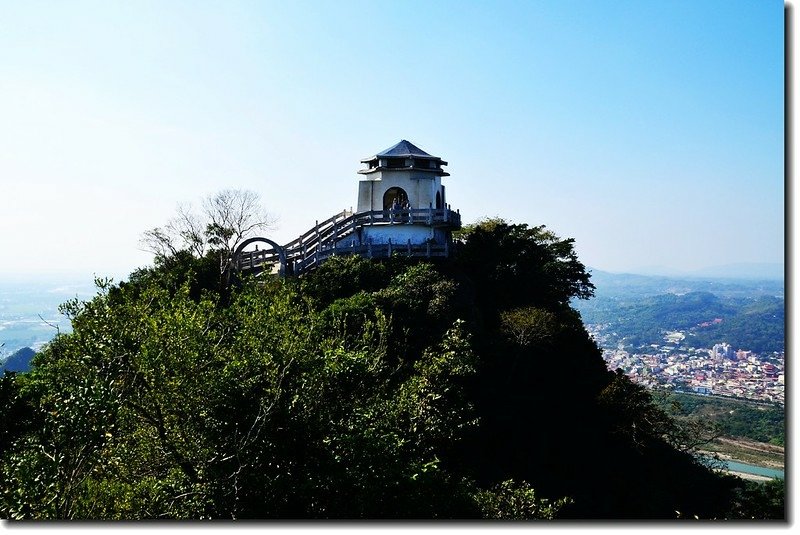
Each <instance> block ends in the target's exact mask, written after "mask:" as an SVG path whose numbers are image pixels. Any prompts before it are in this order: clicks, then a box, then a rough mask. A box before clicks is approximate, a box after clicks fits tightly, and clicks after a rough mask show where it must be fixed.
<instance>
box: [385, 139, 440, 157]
mask: <svg viewBox="0 0 800 535" xmlns="http://www.w3.org/2000/svg"><path fill="white" fill-rule="evenodd" d="M375 156H427V157H428V158H433V157H434V156H431V155H430V154H428V153H427V152H425V151H424V150H422V149H421V148H419V147H417V146H416V145H414V144H413V143H411V142H410V141H406V140H405V139H403V140H401V141H400V143H398V144H397V145H395V146H393V147H390V148H388V149H386V150H385V151H382V152H379V153H378V154H376V155H375Z"/></svg>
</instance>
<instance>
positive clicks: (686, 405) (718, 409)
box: [671, 394, 786, 446]
mask: <svg viewBox="0 0 800 535" xmlns="http://www.w3.org/2000/svg"><path fill="white" fill-rule="evenodd" d="M671 397H672V398H673V399H674V400H675V401H676V402H677V403H678V404H679V405H680V408H681V413H682V414H685V415H691V416H694V417H696V418H701V419H703V420H705V421H710V422H713V423H714V424H715V425H717V426H718V427H719V429H720V433H721V434H724V435H726V436H731V437H742V438H748V439H751V440H756V441H758V442H771V443H773V444H776V445H778V446H783V445H784V443H785V441H786V412H785V410H784V408H783V407H782V406H780V405H756V404H754V403H752V402H747V401H737V400H731V399H719V398H714V397H706V396H693V395H690V394H673V395H672V396H671Z"/></svg>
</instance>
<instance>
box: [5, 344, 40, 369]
mask: <svg viewBox="0 0 800 535" xmlns="http://www.w3.org/2000/svg"><path fill="white" fill-rule="evenodd" d="M35 354H36V351H34V350H33V349H31V348H29V347H23V348H22V349H18V350H17V351H15V352H14V353H12V354H11V356H9V357H8V358H7V359H6V360H5V361H4V362H3V363H2V364H0V375H3V374H4V373H5V372H6V371H10V372H27V371H29V370H30V369H31V359H32V358H33V356H34V355H35Z"/></svg>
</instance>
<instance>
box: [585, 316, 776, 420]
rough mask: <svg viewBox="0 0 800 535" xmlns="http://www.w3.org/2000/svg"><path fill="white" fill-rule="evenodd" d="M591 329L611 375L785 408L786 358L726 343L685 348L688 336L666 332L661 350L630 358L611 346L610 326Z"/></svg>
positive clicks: (654, 347)
mask: <svg viewBox="0 0 800 535" xmlns="http://www.w3.org/2000/svg"><path fill="white" fill-rule="evenodd" d="M586 328H587V330H588V331H589V333H590V334H591V336H592V338H593V339H594V340H595V341H596V342H597V344H598V346H600V348H601V349H602V351H603V359H604V360H605V361H606V364H607V365H608V368H609V369H610V370H616V369H621V370H623V371H624V372H625V373H626V374H627V375H628V376H629V377H630V378H631V379H632V380H633V381H634V382H636V383H638V384H641V385H644V386H647V387H648V388H668V389H672V390H674V391H676V392H691V393H697V394H703V395H715V396H726V397H733V398H740V399H748V400H751V401H757V402H770V403H778V404H781V405H784V404H785V393H784V386H785V376H784V363H785V354H784V352H772V353H761V354H759V353H755V352H753V351H748V350H746V349H741V348H733V347H731V346H730V345H729V344H727V343H720V344H716V345H714V346H713V347H711V348H695V347H686V346H685V345H684V342H685V340H686V334H685V332H683V331H672V332H666V333H665V334H664V341H663V343H662V344H651V345H649V346H645V347H640V348H638V350H637V351H635V352H631V351H628V350H625V349H623V346H622V344H619V343H616V344H615V343H614V342H613V341H612V340H616V338H617V337H616V333H613V332H610V326H609V325H607V324H587V325H586ZM612 346H613V347H612Z"/></svg>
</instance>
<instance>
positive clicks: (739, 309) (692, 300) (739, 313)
mask: <svg viewBox="0 0 800 535" xmlns="http://www.w3.org/2000/svg"><path fill="white" fill-rule="evenodd" d="M575 306H576V307H577V309H578V310H580V312H581V315H582V317H583V319H584V321H586V322H587V323H595V324H608V325H609V327H608V329H607V331H613V332H615V333H616V337H615V339H616V340H618V341H620V342H623V343H624V344H625V345H626V346H628V347H633V348H636V347H640V346H643V345H649V344H662V343H663V342H664V332H665V331H671V330H681V331H685V332H686V334H687V338H686V341H685V342H684V344H685V345H687V346H689V347H707V348H710V347H712V346H713V345H714V344H717V343H722V342H727V343H729V344H731V345H732V346H733V347H734V348H736V349H746V350H750V351H755V352H757V353H763V352H767V353H769V352H773V351H779V352H780V351H784V350H785V339H784V338H785V336H784V333H785V302H784V300H783V298H780V297H774V296H769V295H759V296H754V297H743V296H737V297H730V296H720V295H717V294H714V293H711V292H708V291H695V292H690V293H686V294H680V295H678V294H672V293H669V294H659V295H644V296H633V297H626V298H625V297H619V296H616V297H602V298H595V299H592V300H591V302H583V303H576V304H575ZM717 318H719V319H721V320H722V321H721V322H719V323H709V322H711V321H712V320H714V319H717Z"/></svg>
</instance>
